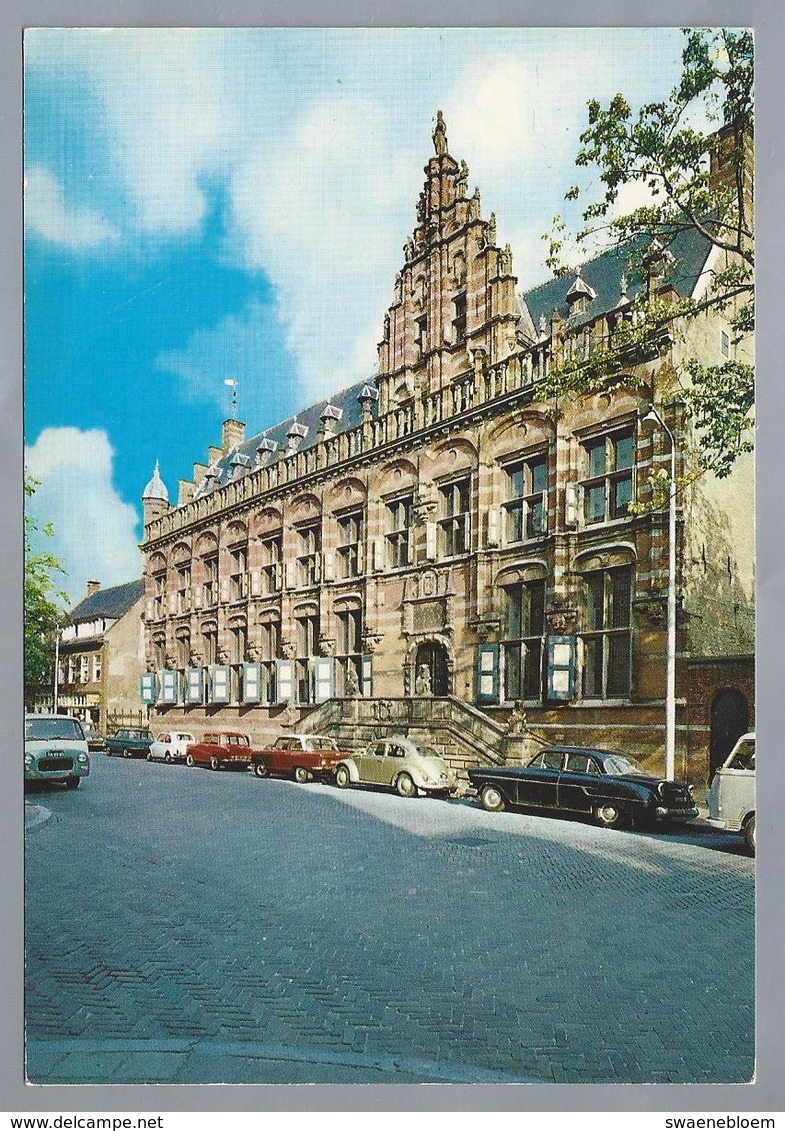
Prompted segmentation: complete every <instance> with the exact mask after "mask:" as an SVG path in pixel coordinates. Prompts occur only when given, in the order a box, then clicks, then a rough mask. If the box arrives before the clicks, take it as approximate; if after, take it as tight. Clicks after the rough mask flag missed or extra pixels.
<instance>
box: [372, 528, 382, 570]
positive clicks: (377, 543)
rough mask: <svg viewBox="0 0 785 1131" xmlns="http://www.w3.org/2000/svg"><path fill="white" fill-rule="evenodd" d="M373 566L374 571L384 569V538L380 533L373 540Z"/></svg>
mask: <svg viewBox="0 0 785 1131" xmlns="http://www.w3.org/2000/svg"><path fill="white" fill-rule="evenodd" d="M373 568H374V570H375V572H376V573H381V571H382V570H383V569H384V538H383V537H382V536H381V535H380V536H379V537H378V538H374V540H373Z"/></svg>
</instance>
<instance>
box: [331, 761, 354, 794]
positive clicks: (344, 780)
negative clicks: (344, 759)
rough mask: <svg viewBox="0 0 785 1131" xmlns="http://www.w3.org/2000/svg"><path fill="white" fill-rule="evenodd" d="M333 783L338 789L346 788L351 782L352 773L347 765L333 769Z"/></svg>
mask: <svg viewBox="0 0 785 1131" xmlns="http://www.w3.org/2000/svg"><path fill="white" fill-rule="evenodd" d="M335 784H336V785H337V786H338V788H339V789H348V788H349V786H350V785H351V784H352V775H351V774H350V773H349V767H348V766H339V767H338V769H337V770H336V771H335Z"/></svg>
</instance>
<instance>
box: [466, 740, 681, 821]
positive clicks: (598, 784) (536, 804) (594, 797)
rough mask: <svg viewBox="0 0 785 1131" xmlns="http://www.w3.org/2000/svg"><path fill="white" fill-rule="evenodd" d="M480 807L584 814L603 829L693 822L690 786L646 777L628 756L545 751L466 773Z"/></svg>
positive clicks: (558, 748) (569, 748) (576, 750)
mask: <svg viewBox="0 0 785 1131" xmlns="http://www.w3.org/2000/svg"><path fill="white" fill-rule="evenodd" d="M469 781H470V782H471V784H472V785H473V786H474V788H475V789H476V790H477V791H478V793H479V798H480V804H481V805H482V807H483V809H488V810H489V811H490V812H500V811H501V810H502V809H505V808H507V807H508V806H515V805H520V806H523V807H526V808H532V809H563V810H567V811H569V812H572V813H586V814H587V815H591V816H593V817H594V818H595V820H596V821H597V822H598V823H599V824H600V825H604V826H606V827H608V828H612V827H614V826H621V825H636V826H646V825H648V826H651V825H655V824H656V823H658V822H662V821H686V820H691V819H692V818H693V817H697V815H698V810H697V808H696V806H695V800H694V798H693V796H692V787H691V786H689V785H683V784H681V783H679V782H672V781H665V780H663V779H661V778H658V777H655V776H654V775H652V774H649V773H648V772H647V771H646V770H644V768H643V767H642V766H641V765H640V764H639V763H638V762H637V761H636V760H635V759H634V758H631V757H630V756H629V755H628V754H615V753H612V752H611V751H609V750H597V749H590V750H587V749H582V748H579V747H574V746H549V747H547V748H546V749H545V750H541V751H540V752H539V754H537V755H536V756H535V757H534V758H532V760H531V761H530V762H529V764H528V765H526V766H483V767H478V768H476V769H471V770H469Z"/></svg>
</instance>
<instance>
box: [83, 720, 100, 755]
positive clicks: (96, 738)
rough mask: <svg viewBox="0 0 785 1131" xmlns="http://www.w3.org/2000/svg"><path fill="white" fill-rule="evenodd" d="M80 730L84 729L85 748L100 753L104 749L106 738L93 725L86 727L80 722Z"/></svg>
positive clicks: (93, 752) (92, 752)
mask: <svg viewBox="0 0 785 1131" xmlns="http://www.w3.org/2000/svg"><path fill="white" fill-rule="evenodd" d="M82 730H83V731H84V736H85V741H86V743H87V749H88V750H89V751H90V753H91V754H100V753H103V752H104V751H105V750H106V739H105V738H104V736H103V735H102V734H99V733H98V731H97V730H95V728H94V727H86V726H85V725H84V724H82Z"/></svg>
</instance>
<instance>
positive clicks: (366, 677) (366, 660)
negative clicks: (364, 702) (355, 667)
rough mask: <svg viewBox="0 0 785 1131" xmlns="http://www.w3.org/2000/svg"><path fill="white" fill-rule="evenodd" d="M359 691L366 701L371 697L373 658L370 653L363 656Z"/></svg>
mask: <svg viewBox="0 0 785 1131" xmlns="http://www.w3.org/2000/svg"><path fill="white" fill-rule="evenodd" d="M361 690H362V693H363V695H364V696H365V698H366V699H370V698H371V696H372V695H373V656H372V654H371V653H370V652H369V653H368V654H367V655H365V656H363V661H362V686H361Z"/></svg>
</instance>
